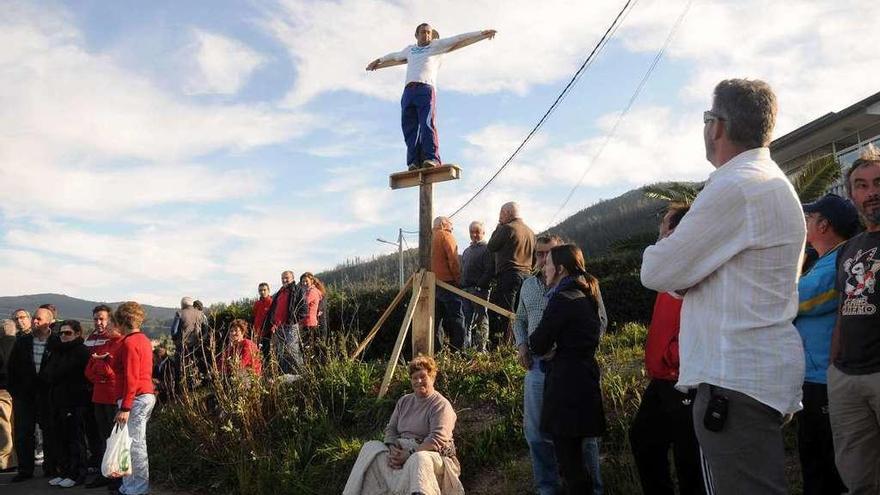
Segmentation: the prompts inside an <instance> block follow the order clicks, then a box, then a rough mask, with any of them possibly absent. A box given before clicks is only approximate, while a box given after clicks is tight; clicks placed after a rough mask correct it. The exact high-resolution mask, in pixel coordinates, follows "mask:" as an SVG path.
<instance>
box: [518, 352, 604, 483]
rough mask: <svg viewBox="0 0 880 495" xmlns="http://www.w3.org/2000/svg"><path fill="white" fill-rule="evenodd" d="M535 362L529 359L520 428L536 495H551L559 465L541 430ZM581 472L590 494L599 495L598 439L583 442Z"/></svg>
mask: <svg viewBox="0 0 880 495" xmlns="http://www.w3.org/2000/svg"><path fill="white" fill-rule="evenodd" d="M538 363H539V360H538V359H537V358H534V357H533V358H532V367H531V369H529V371H528V372H526V378H525V392H524V402H523V413H524V414H523V415H524V417H523V429H524V430H525V436H526V442H527V443H528V445H529V453H530V456H531V458H532V473H533V475H534V477H535V485H536V486H537V489H538V494H539V495H553V494H555V493H556V491H557V490H558V489H559V485H560V479H559V466H558V464H557V462H556V453H555V451H554V449H553V441H552V440H551V439H550V436H549V435H547V434H545V433H544V432H542V431H541V408H542V407H543V405H544V372H543V371H541V369H540V368H539V366H538ZM583 449H584V464H585V466H584V469H587V470H589V471H590V475H591V478H592V480H593V495H602V493H603V488H602V476H601V473H600V470H599V439H598V438H587V439H585V440H584V444H583Z"/></svg>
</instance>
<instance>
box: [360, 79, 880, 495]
mask: <svg viewBox="0 0 880 495" xmlns="http://www.w3.org/2000/svg"><path fill="white" fill-rule="evenodd" d="M776 113H777V105H776V97H775V95H774V93H773V91H772V89H771V88H770V87H769V86H768V85H767V84H766V83H764V82H762V81H757V80H742V79H733V80H725V81H722V82H721V83H719V84H718V85H717V86H716V87H715V89H714V94H713V101H712V108H711V109H710V110H707V111H706V112H704V114H703V124H704V128H703V141H704V144H705V149H706V158H707V159H708V161H709V162H711V163H712V164H713V165H714V166H715V168H716V170H715V171H714V172H713V173H712V174H711V175H710V176H709V179H708V181H707V182H706V185H705V187H704V188H703V189H702V191H701V192H700V194H699V195H698V197H697V198H696V200H695V201H694V202H693V204H669V205H668V208H667V209H666V211H665V212H664V215H663V217H662V220H661V222H660V225H659V231H660V237H659V239H658V241H657V242H656V244H654V245H652V246H650V247H648V248H647V249H646V250H645V252H644V256H643V263H642V268H641V278H642V283H643V284H644V285H645V286H646V287H647V288H650V289H653V290H656V291H657V292H658V295H657V296H656V300H655V304H654V311H653V314H652V318H651V324H650V326H649V329H648V336H647V342H646V346H645V370H646V373H647V375H648V377H649V378H650V383H649V384H648V386H647V389H646V390H645V391H644V394H643V395H642V399H641V403H640V405H639V409H638V412H637V414H636V416H635V418H634V419H633V421H632V424H631V426H630V431H629V440H630V445H631V448H632V453H633V456H634V458H635V464H636V467H637V471H638V476H639V480H640V483H641V486H642V490H643V492H644V493H645V494H664V495H665V494H674V493H676V485H677V491H678V493H681V494H714V493H720V494H739V493H761V494H784V493H787V490H788V487H787V482H786V477H785V465H784V463H785V452H784V444H783V432H782V427H783V426H784V424H785V423H786V422H787V421H789V420H791V419H792V417H796V418H797V426H798V435H797V440H798V450H799V456H800V462H801V466H802V469H801V471H802V476H803V488H804V493H805V494H807V495H812V494H839V493H850V494H876V493H880V422H878V418H880V315H878V312H877V306H878V305H880V290H877V282H876V280H877V275H878V272H880V152H878V151H877V150H876V149H875V148H874V147H872V146H868V147H867V148H866V150H865V151H864V153H863V156H862V157H861V158H860V159H858V160H856V161H855V162H854V163H853V164H852V165H851V167H850V168H849V169H848V170H847V172H846V174H845V177H844V184H845V187H846V191H847V194H848V196H849V199H846V198H843V197H840V196H838V195H835V194H828V195H826V196H824V197H822V198H821V199H819V200H818V201H815V202H812V203H808V204H801V203H800V201H799V199H798V196H797V194H796V193H795V191H794V188H793V186H792V184H791V182H790V181H789V180H788V178H787V177H786V176H785V174H784V173H783V172H782V170H781V169H780V168H779V167H778V165H777V164H776V163H774V162H773V160H772V159H771V158H770V152H769V149H768V145H769V142H770V136H771V133H772V131H773V128H774V126H775V122H776ZM863 227H864V229H863ZM452 229H453V225H452V222H451V221H450V219H448V218H445V217H438V218H437V219H435V221H434V236H433V243H432V263H431V265H432V266H431V267H432V271H433V272H434V273H435V274H436V275H437V278H438V280H442V281H444V282H446V283H448V284H453V285H458V286H459V287H460V288H461V289H463V290H464V291H466V292H468V293H469V294H473V295H475V296H477V297H479V298H480V299H489V300H490V301H491V302H493V303H495V304H497V305H498V306H500V307H502V308H504V309H508V310H510V309H514V308H515V310H516V319H515V320H514V325H513V332H512V333H513V338H514V340H515V344H516V347H517V350H518V357H519V361H520V363H521V364H522V366H523V367H524V368H525V369H526V370H528V371H527V373H526V377H525V383H524V390H523V410H524V418H523V423H524V431H525V437H526V441H527V444H528V446H529V452H530V457H531V461H532V468H533V475H534V482H535V486H536V488H537V490H538V492H539V493H540V494H542V495H544V494H548V495H549V494H558V493H568V494H586V493H591V494H601V493H602V492H603V486H602V482H601V473H600V470H599V437H601V436H602V434H603V432H604V429H605V417H604V412H603V405H602V395H601V391H600V387H599V384H600V373H601V370H600V369H599V366H598V364H597V362H596V359H595V352H596V347H597V345H598V342H599V338H600V336H601V334H602V332H603V331H604V330H605V327H606V325H607V317H606V316H605V312H604V305H603V301H602V297H601V293H600V291H599V285H598V281H597V280H596V279H595V278H594V277H593V276H592V275H590V274H589V273H587V271H586V270H585V263H584V258H583V253H582V252H581V251H580V249H579V248H578V247H577V246H575V245H573V244H567V243H565V242H564V241H563V240H562V239H561V238H559V237H557V236H553V235H547V236H541V237H538V238H537V239H536V238H535V236H534V234H533V233H532V231H531V230H530V229H529V228H528V227H527V226H526V225H525V224H524V223H523V221H522V219H521V218H520V212H519V207H518V206H517V205H516V203H508V204H505V205H504V207H502V209H501V212H500V215H499V224H498V227H497V228H496V229H495V231H494V232H493V234H492V236H491V238H490V240H489V241H488V243H487V242H485V241H484V240H483V239H484V228H483V225H482V224H481V223H480V222H473V223H471V224H470V225H469V233H470V238H471V241H472V242H471V244H470V246H468V247H467V249H465V251H464V252H463V253H462V254H461V256H459V255H458V249H457V246H456V243H455V238H454V237H453V236H452ZM862 230H863V231H862ZM860 231H861V233H860ZM493 281H494V283H493ZM490 287H491V290H490ZM436 299H437V304H436V312H437V313H436V315H435V322H436V324H437V333H436V335H437V339H438V341H437V344H438V349H439V348H440V347H439V346H440V345H441V344H442V343H443V341H444V340H445V341H447V342H446V343H447V345H448V349H450V350H452V351H456V350H460V349H462V348H464V347H474V348H476V349H477V350H484V349H485V348H486V346H487V345H488V346H497V345H499V343H501V342H503V340H504V338H505V337H506V336H507V335H508V330H509V329H510V325H509V320H508V319H507V317H505V316H504V315H503V314H501V313H497V312H493V313H492V314H490V315H488V317H487V313H486V309H485V306H484V305H483V304H480V303H477V302H475V301H472V300H469V299H468V300H462V299H461V298H460V297H459V296H457V295H456V294H455V293H453V292H451V291H447V290H444V289H442V288H441V289H438V291H437V296H436ZM487 320H488V326H487V325H486V322H487ZM426 363H429V364H426ZM435 367H436V364H434V363H433V361H431V360H427V359H426V358H423V357H418V358H416V359H415V360H413V361H412V362H411V363H410V373H411V380H412V386H413V393H412V394H407V395H405V396H404V397H403V398H401V399H400V400H399V401H398V403H397V407H396V408H395V411H394V414H393V415H392V417H391V420H390V422H389V423H388V428H387V429H386V435H385V438H384V441H383V442H378V441H375V442H368V443H367V444H366V445H364V447H363V449H362V450H361V453H360V455H359V457H358V460H357V462H356V464H355V467H354V469H353V470H352V472H351V474H350V477H349V479H348V483H347V485H346V490H345V493H347V494H348V493H351V494H355V493H364V494H380V493H425V494H434V493H444V494H447V493H461V492H462V489H461V488H460V484H459V483H457V475H458V473H459V472H460V468H459V465H458V462H457V461H456V460H455V459H454V452H455V450H454V447H453V448H450V446H451V445H454V443H453V440H452V432H453V431H454V426H455V425H454V423H455V413H454V411H453V410H451V408H450V407H449V406H448V401H447V400H446V399H445V398H444V397H443V396H442V395H441V394H440V392H438V391H436V390H434V389H433V383H434V376H435V374H436V370H435ZM423 370H427V377H425V373H424V372H423ZM401 416H403V417H405V418H406V422H405V425H406V426H405V427H404V428H401V427H400V426H401ZM441 432H442V439H443V440H442V442H441V441H438V435H439V434H440V433H441ZM670 450H671V458H672V462H673V463H674V469H673V468H672V467H671V466H670V460H669V459H670ZM426 452H427V453H429V454H426ZM432 469H433V472H432ZM673 472H674V477H673ZM425 473H427V474H425ZM452 477H456V480H454V481H455V482H454V483H453V482H450V480H449V478H452Z"/></svg>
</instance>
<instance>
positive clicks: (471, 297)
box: [437, 280, 516, 320]
mask: <svg viewBox="0 0 880 495" xmlns="http://www.w3.org/2000/svg"><path fill="white" fill-rule="evenodd" d="M437 285H439V286H440V287H443V288H444V289H446V290H448V291H449V292H452V293H453V294H458V295H459V296H461V297H463V298H465V299H467V300H469V301H473V302H475V303H477V304H479V305H482V306H485V307H486V308H487V309H491V310H492V311H494V312H496V313H498V314H500V315H502V316H506V317H508V318H510V319H511V320H516V313H514V312H512V311H508V310H506V309H504V308H502V307H501V306H498V305H497V304H492V303H490V302H489V301H487V300H485V299H481V298H479V297H477V296H475V295H473V294H468V293H467V292H465V291H463V290H461V289H459V288H458V287H456V286H454V285H449V284H447V283H446V282H444V281H442V280H437Z"/></svg>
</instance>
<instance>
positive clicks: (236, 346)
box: [220, 319, 263, 376]
mask: <svg viewBox="0 0 880 495" xmlns="http://www.w3.org/2000/svg"><path fill="white" fill-rule="evenodd" d="M247 331H248V324H247V322H246V321H244V320H242V319H235V320H232V323H230V324H229V345H228V346H227V347H226V349H225V350H224V351H223V356H222V357H221V359H220V370H221V371H222V372H223V373H230V374H231V373H233V372H235V371H246V370H247V371H250V372H251V373H253V374H255V375H257V376H259V375H260V374H261V373H262V371H263V364H262V361H261V356H262V355H261V354H260V349H259V348H258V347H257V344H255V343H254V341H252V340H250V339H248V338H247V337H245V335H247Z"/></svg>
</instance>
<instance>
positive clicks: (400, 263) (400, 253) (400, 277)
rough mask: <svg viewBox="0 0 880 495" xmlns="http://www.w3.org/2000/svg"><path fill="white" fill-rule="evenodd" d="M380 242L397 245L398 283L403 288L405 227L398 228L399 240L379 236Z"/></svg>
mask: <svg viewBox="0 0 880 495" xmlns="http://www.w3.org/2000/svg"><path fill="white" fill-rule="evenodd" d="M376 240H377V241H378V242H382V243H385V244H391V245H392V246H397V283H398V287H400V289H401V290H402V289H403V284H404V282H405V280H404V279H403V228H400V229H397V242H391V241H386V240H385V239H382V238H381V237H377V238H376Z"/></svg>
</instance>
